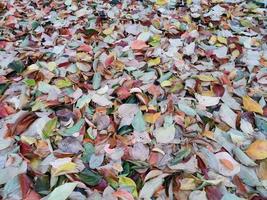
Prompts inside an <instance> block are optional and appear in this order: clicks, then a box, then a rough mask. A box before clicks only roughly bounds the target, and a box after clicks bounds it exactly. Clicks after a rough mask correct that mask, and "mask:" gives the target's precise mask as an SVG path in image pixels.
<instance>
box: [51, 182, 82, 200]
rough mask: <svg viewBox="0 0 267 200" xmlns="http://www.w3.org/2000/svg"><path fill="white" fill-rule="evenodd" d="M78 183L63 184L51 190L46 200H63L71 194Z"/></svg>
mask: <svg viewBox="0 0 267 200" xmlns="http://www.w3.org/2000/svg"><path fill="white" fill-rule="evenodd" d="M77 184H78V183H65V184H63V185H61V186H59V187H57V188H55V189H54V190H53V192H51V194H50V195H49V197H48V200H65V199H67V198H68V196H69V195H70V194H71V193H72V191H73V190H74V188H75V187H76V186H77Z"/></svg>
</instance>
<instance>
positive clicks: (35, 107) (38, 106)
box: [32, 100, 46, 111]
mask: <svg viewBox="0 0 267 200" xmlns="http://www.w3.org/2000/svg"><path fill="white" fill-rule="evenodd" d="M45 107H46V105H45V104H44V103H43V102H42V101H40V100H36V101H35V102H34V104H33V106H32V111H36V110H40V109H44V108H45Z"/></svg>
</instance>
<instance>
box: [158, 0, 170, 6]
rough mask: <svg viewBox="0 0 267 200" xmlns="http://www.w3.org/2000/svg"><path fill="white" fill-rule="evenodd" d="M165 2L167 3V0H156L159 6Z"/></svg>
mask: <svg viewBox="0 0 267 200" xmlns="http://www.w3.org/2000/svg"><path fill="white" fill-rule="evenodd" d="M166 3H168V1H167V0H157V1H156V4H157V5H159V6H163V5H165V4H166Z"/></svg>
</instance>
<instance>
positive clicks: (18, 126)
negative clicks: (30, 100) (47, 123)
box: [5, 112, 37, 137]
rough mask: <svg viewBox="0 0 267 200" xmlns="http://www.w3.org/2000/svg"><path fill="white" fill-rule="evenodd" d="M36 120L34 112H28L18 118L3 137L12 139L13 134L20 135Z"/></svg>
mask: <svg viewBox="0 0 267 200" xmlns="http://www.w3.org/2000/svg"><path fill="white" fill-rule="evenodd" d="M36 119H37V115H36V114H35V113H34V112H28V113H25V114H23V115H22V116H20V117H19V118H18V119H17V120H16V121H15V123H14V124H13V125H12V126H11V127H10V128H9V131H8V133H7V134H6V136H5V137H12V136H13V135H14V134H18V135H20V134H21V133H23V132H24V131H25V130H27V128H28V127H29V126H30V125H31V124H32V123H33V122H34V121H35V120H36Z"/></svg>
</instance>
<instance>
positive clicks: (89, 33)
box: [85, 28, 98, 36]
mask: <svg viewBox="0 0 267 200" xmlns="http://www.w3.org/2000/svg"><path fill="white" fill-rule="evenodd" d="M95 33H98V31H97V30H95V29H92V28H90V29H86V30H85V34H86V35H87V36H90V35H93V34H95Z"/></svg>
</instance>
